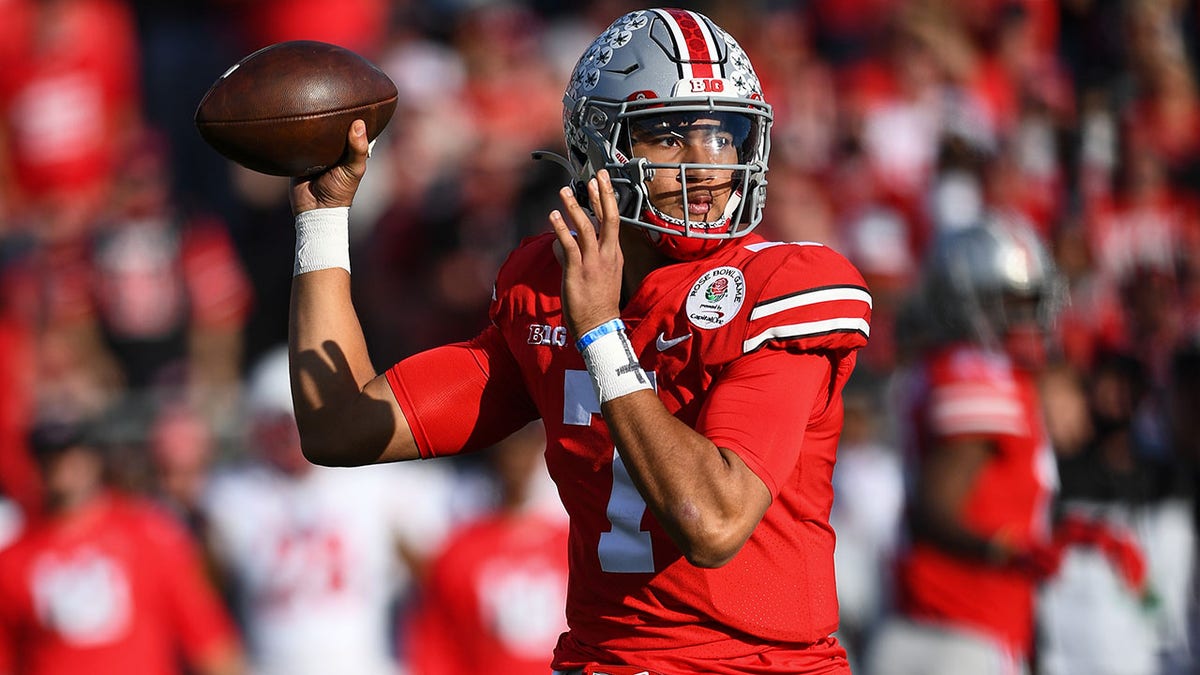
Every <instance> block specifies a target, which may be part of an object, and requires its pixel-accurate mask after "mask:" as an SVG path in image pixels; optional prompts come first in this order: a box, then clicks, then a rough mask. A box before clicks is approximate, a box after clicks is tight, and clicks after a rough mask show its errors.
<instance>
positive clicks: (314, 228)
mask: <svg viewBox="0 0 1200 675" xmlns="http://www.w3.org/2000/svg"><path fill="white" fill-rule="evenodd" d="M563 103H564V110H563V116H564V126H565V132H566V141H567V148H568V156H567V157H565V158H559V161H560V162H561V163H563V164H564V165H565V166H567V167H568V168H569V169H570V172H571V183H570V185H569V186H567V187H565V188H563V189H562V190H561V192H560V197H561V201H562V207H561V208H560V209H557V210H554V211H553V212H552V213H551V214H550V216H549V221H550V226H551V229H552V232H547V233H545V234H542V235H540V236H534V237H531V238H529V239H527V240H525V241H524V242H522V243H521V245H520V246H519V247H518V248H517V249H516V250H514V251H513V252H512V253H511V255H510V256H509V258H508V260H507V261H506V263H505V264H504V266H503V267H502V269H501V270H500V272H499V274H498V278H497V280H496V284H495V294H494V301H493V302H492V305H491V310H490V315H491V322H492V325H491V326H490V327H489V328H488V329H487V330H485V331H484V332H483V333H482V334H480V335H479V336H477V337H476V338H474V339H472V340H470V341H467V342H463V343H460V344H452V345H447V346H444V347H440V348H435V349H433V350H431V351H428V352H424V353H421V354H417V355H415V356H412V357H409V358H407V359H404V360H402V361H401V362H399V363H397V364H396V365H394V366H392V367H391V368H389V369H387V371H386V372H385V373H383V374H378V375H377V374H376V372H375V370H374V368H373V367H372V365H371V360H370V358H369V356H368V353H367V349H366V345H365V344H364V339H363V336H362V332H361V330H360V328H359V324H358V320H357V318H356V315H355V313H354V309H353V307H352V305H351V300H350V276H349V274H348V269H349V260H348V254H347V253H346V240H347V234H346V230H347V212H348V208H349V206H350V204H351V200H352V197H353V195H354V191H355V189H356V188H357V186H358V181H359V179H360V178H361V177H362V175H363V172H364V170H365V168H366V154H367V153H366V150H367V143H366V138H365V135H364V125H362V124H361V123H359V122H355V124H354V125H353V126H352V127H351V130H350V132H349V135H348V142H349V145H350V152H349V153H348V156H347V158H346V159H345V160H344V162H343V163H342V164H340V165H339V166H336V167H334V168H333V169H331V170H330V171H328V172H326V173H324V174H322V175H319V176H317V177H314V178H312V179H300V180H297V181H296V182H294V183H293V188H292V193H291V197H292V200H293V201H292V204H293V210H294V212H295V213H296V215H297V223H296V225H297V255H296V268H295V276H294V281H293V301H292V312H291V339H290V345H291V369H292V383H293V396H294V397H295V400H296V414H297V418H298V421H299V424H300V430H301V435H302V438H303V444H304V450H305V452H306V454H307V456H308V457H309V459H311V460H312V461H314V462H317V463H322V464H334V465H360V464H369V463H374V462H383V461H395V460H405V459H414V458H418V457H422V458H429V457H439V456H446V455H454V454H456V453H462V452H468V451H471V450H474V449H477V448H482V447H486V446H488V445H491V444H493V443H495V442H496V441H498V440H500V439H502V438H504V437H505V436H507V435H509V434H511V433H512V432H514V431H516V430H518V429H520V428H521V427H523V426H524V425H526V424H527V423H529V422H530V421H532V420H535V419H539V418H540V419H542V420H543V423H544V426H545V430H546V462H547V465H548V468H549V472H550V474H551V476H552V477H553V479H554V480H555V482H556V483H557V485H558V491H559V494H560V497H561V498H562V501H563V504H564V506H565V507H566V510H567V512H568V515H569V517H570V523H571V524H570V538H569V551H568V560H569V569H570V579H569V586H568V591H567V606H566V616H567V623H568V631H567V632H565V633H564V634H563V635H562V636H561V638H560V639H559V642H558V646H557V648H556V649H555V651H554V654H553V660H552V666H553V668H554V669H555V670H557V671H560V672H563V673H602V672H603V673H618V672H629V673H637V672H672V673H677V672H705V673H783V672H786V673H808V672H822V673H835V672H836V673H846V672H849V668H848V666H847V665H846V656H845V650H844V649H843V648H842V647H841V646H840V645H839V644H838V642H837V640H836V638H834V637H833V636H832V633H833V632H834V631H835V630H836V628H837V622H838V615H837V598H836V591H835V588H834V567H833V550H834V533H833V530H832V528H831V527H830V525H829V522H828V515H829V510H830V506H831V503H832V499H833V490H832V487H831V474H832V470H833V464H834V456H835V448H836V444H837V439H838V434H839V432H840V429H841V422H842V401H841V392H842V388H843V386H844V384H845V382H846V380H847V378H848V377H849V375H850V373H851V371H852V369H853V368H854V364H855V358H856V352H857V350H858V349H860V348H861V347H862V346H863V345H864V344H865V343H866V341H867V337H868V333H869V320H870V312H871V297H870V295H869V293H868V291H867V289H866V288H865V285H864V282H863V279H862V277H861V275H860V274H859V273H858V271H857V270H855V269H854V268H853V267H852V266H851V265H850V264H849V263H848V262H847V260H846V259H845V258H843V257H842V256H841V255H839V254H837V253H836V252H834V251H832V250H831V249H829V248H826V247H824V246H821V245H819V244H788V243H780V242H768V241H765V240H763V239H762V238H761V237H759V236H758V235H756V234H754V233H753V230H754V228H755V226H756V225H757V224H758V222H759V221H760V219H761V217H762V209H763V202H764V199H765V196H766V187H767V182H766V174H767V162H768V155H769V150H770V128H771V121H772V112H771V108H770V106H769V105H768V104H767V103H766V102H765V101H764V100H763V96H762V90H761V86H760V84H759V81H758V78H757V76H756V75H755V73H754V70H753V68H752V67H751V64H750V62H749V60H748V59H747V57H746V54H745V52H744V51H743V50H742V48H741V47H740V46H739V45H738V43H737V42H736V41H735V40H734V39H733V38H732V37H731V36H730V35H728V34H727V33H726V32H725V31H724V30H722V29H721V28H720V27H719V26H717V25H716V24H714V23H713V22H712V21H711V20H709V19H708V18H707V17H705V16H703V15H701V14H698V13H696V12H691V11H685V10H676V9H651V10H643V11H635V12H631V13H629V14H626V15H624V16H622V17H620V18H619V19H617V20H616V21H615V22H614V23H613V24H612V25H611V26H610V27H609V28H608V29H607V30H606V31H604V32H603V33H602V34H601V35H600V36H599V37H598V38H597V39H596V40H595V41H594V42H593V43H592V44H591V46H590V47H589V48H588V49H587V51H586V52H585V53H584V54H583V56H582V58H581V59H580V60H579V62H578V65H577V66H576V67H575V70H574V72H573V75H572V77H571V80H570V83H569V84H568V86H567V90H566V94H565V96H564V99H563ZM541 156H548V155H547V154H543V155H541Z"/></svg>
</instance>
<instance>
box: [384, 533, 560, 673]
mask: <svg viewBox="0 0 1200 675" xmlns="http://www.w3.org/2000/svg"><path fill="white" fill-rule="evenodd" d="M566 548H567V526H566V521H565V520H564V519H562V518H560V517H554V516H548V515H544V514H541V513H537V512H523V513H516V514H495V515H490V516H487V517H484V518H481V519H480V520H478V521H475V522H473V523H471V524H470V525H467V526H466V527H463V528H462V529H460V530H458V531H456V532H455V533H454V534H453V535H451V537H450V539H449V540H448V541H447V543H446V547H445V549H444V550H443V551H442V552H441V553H440V554H439V555H438V556H437V557H435V558H434V559H433V561H432V562H431V563H430V566H429V569H430V571H429V577H428V580H427V581H426V583H425V584H423V585H422V587H421V589H420V592H419V593H418V596H417V597H418V598H419V604H418V605H417V608H416V609H415V611H414V613H413V616H412V617H410V618H409V620H408V625H409V627H410V633H409V636H408V644H409V652H408V657H409V658H408V666H409V669H410V670H411V671H412V672H413V673H414V674H415V675H476V674H477V673H507V674H508V675H523V674H528V675H545V673H546V672H547V671H548V670H549V665H550V653H551V650H553V649H554V644H555V642H556V641H557V640H558V636H559V635H560V634H561V633H562V631H563V629H564V628H566V617H565V616H564V615H563V605H564V604H565V603H566V597H567V556H566V555H565V552H566Z"/></svg>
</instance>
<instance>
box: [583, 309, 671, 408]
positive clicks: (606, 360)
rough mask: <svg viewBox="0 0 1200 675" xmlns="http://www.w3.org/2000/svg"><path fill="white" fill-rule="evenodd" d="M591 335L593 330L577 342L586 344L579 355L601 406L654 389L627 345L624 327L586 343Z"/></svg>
mask: <svg viewBox="0 0 1200 675" xmlns="http://www.w3.org/2000/svg"><path fill="white" fill-rule="evenodd" d="M595 332H597V330H596V329H593V331H591V332H589V333H587V334H586V335H584V337H583V338H581V339H580V342H584V343H585V344H586V346H585V347H584V348H583V350H582V351H581V354H582V356H583V362H584V364H586V365H587V369H588V374H590V375H591V376H592V387H594V388H595V389H596V398H598V399H599V400H600V402H601V403H606V402H608V401H611V400H613V399H614V398H620V397H621V396H624V395H625V394H632V393H633V392H635V391H639V390H642V389H653V388H654V385H652V384H651V383H650V378H649V377H647V376H646V371H645V370H642V366H641V365H640V364H639V363H638V361H637V356H635V355H634V353H633V345H631V344H629V336H628V335H626V334H625V330H624V325H622V326H621V328H620V329H618V330H612V331H607V332H602V333H601V334H600V335H599V337H594V338H592V339H590V340H589V339H586V338H588V336H590V335H592V334H593V333H595Z"/></svg>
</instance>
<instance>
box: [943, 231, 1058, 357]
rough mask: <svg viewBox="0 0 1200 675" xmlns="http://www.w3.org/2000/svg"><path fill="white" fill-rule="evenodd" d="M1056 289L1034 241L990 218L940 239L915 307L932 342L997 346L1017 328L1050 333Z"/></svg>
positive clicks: (1049, 262) (1046, 258)
mask: <svg viewBox="0 0 1200 675" xmlns="http://www.w3.org/2000/svg"><path fill="white" fill-rule="evenodd" d="M1063 297H1064V289H1063V283H1062V281H1061V279H1060V277H1059V275H1058V271H1057V269H1056V267H1055V264H1054V260H1053V259H1052V258H1051V256H1050V253H1049V252H1048V251H1047V249H1046V247H1045V245H1044V244H1043V243H1042V240H1041V238H1040V237H1039V235H1038V234H1037V233H1036V232H1034V231H1033V230H1032V229H1030V228H1028V227H1026V226H1024V225H1021V224H1019V223H1015V222H1011V221H1006V220H1002V219H990V220H987V221H985V222H983V223H981V224H979V225H975V226H971V227H966V228H962V229H957V230H952V231H949V232H946V233H943V234H941V235H939V236H938V237H937V238H936V239H935V240H934V242H933V244H932V246H931V248H930V251H929V254H928V256H927V257H926V260H925V263H924V268H923V278H922V281H921V304H922V306H923V308H924V314H925V320H926V321H927V322H929V323H930V325H929V326H927V327H928V328H930V329H932V331H933V337H934V338H935V341H945V340H969V341H972V342H976V343H979V344H983V345H986V346H989V347H996V348H998V347H1000V346H1001V345H1002V343H1003V341H1004V338H1005V336H1006V335H1008V334H1009V332H1010V331H1012V330H1013V329H1014V328H1016V327H1018V326H1024V327H1028V326H1031V325H1035V326H1036V327H1037V328H1038V329H1040V330H1041V331H1042V332H1044V333H1049V332H1050V331H1051V329H1052V328H1053V326H1054V321H1055V319H1056V317H1057V315H1058V312H1059V310H1060V309H1061V307H1062V302H1063Z"/></svg>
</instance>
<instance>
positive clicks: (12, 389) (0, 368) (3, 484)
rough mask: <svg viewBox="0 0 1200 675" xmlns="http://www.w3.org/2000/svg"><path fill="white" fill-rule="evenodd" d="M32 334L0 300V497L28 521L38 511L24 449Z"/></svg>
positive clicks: (36, 481) (36, 486) (37, 485)
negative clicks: (11, 504) (9, 502)
mask: <svg viewBox="0 0 1200 675" xmlns="http://www.w3.org/2000/svg"><path fill="white" fill-rule="evenodd" d="M34 349H35V347H34V344H33V334H32V333H31V331H30V330H29V327H28V326H26V325H25V324H24V323H22V322H21V321H18V320H16V318H15V317H14V316H13V315H12V313H11V311H10V308H9V307H8V302H7V300H6V299H5V298H3V297H0V495H3V496H5V497H7V498H8V499H9V500H11V502H12V503H13V504H14V505H16V506H17V507H19V511H20V515H21V517H22V518H23V519H24V518H28V517H30V516H32V515H34V514H36V513H37V512H38V511H39V510H40V506H41V500H42V492H41V480H40V476H39V474H38V470H37V465H36V464H35V463H34V461H33V456H32V455H31V454H30V453H29V448H28V447H27V445H26V442H25V441H26V436H27V435H28V430H29V425H30V422H31V421H32V419H33V410H34V407H33V406H34V391H33V390H34V372H35V370H34V354H35V352H34Z"/></svg>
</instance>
